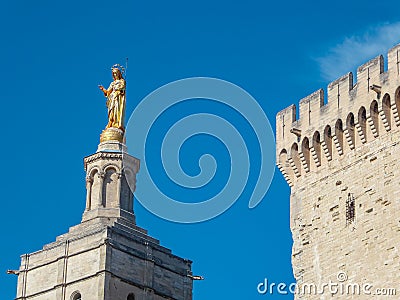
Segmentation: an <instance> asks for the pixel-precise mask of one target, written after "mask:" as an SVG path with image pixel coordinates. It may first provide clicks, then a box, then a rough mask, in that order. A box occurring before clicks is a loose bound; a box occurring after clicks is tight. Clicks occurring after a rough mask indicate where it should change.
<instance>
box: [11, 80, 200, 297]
mask: <svg viewBox="0 0 400 300" xmlns="http://www.w3.org/2000/svg"><path fill="white" fill-rule="evenodd" d="M114 79H115V78H114ZM107 96H108V99H109V100H115V99H111V98H112V97H111V96H112V95H111V96H110V95H107ZM108 105H109V103H108ZM109 109H110V107H109ZM121 131H122V132H123V130H121V129H116V128H113V127H111V128H107V129H106V130H104V131H103V133H102V135H101V143H100V144H99V146H98V149H97V152H96V153H95V154H92V155H90V156H88V157H86V158H85V159H84V167H85V171H86V189H87V194H86V207H85V211H84V213H83V217H82V221H81V223H80V224H78V225H76V226H73V227H71V228H70V229H69V232H68V233H66V234H63V235H60V236H58V237H57V238H56V241H55V242H53V243H50V244H47V245H45V246H44V247H43V249H42V250H39V251H37V252H34V253H30V254H26V255H23V256H22V257H21V266H20V269H19V271H13V272H14V273H16V274H18V288H17V297H16V299H21V300H22V299H32V300H79V299H84V300H133V299H135V300H161V299H163V300H165V299H176V300H190V299H192V280H193V276H192V272H191V263H192V262H191V261H190V260H187V259H183V258H180V257H178V256H176V255H174V254H172V252H171V250H169V249H167V248H165V247H163V246H161V245H160V244H159V241H158V240H156V239H154V238H152V237H150V236H149V235H148V234H147V231H146V230H144V229H142V228H140V227H138V226H136V222H135V215H134V211H133V191H134V190H135V184H136V174H137V172H138V171H139V165H140V162H139V160H138V159H137V158H134V157H132V156H130V155H129V154H128V153H127V149H126V146H125V144H124V143H123V138H121V137H123V135H121ZM115 133H116V134H115Z"/></svg>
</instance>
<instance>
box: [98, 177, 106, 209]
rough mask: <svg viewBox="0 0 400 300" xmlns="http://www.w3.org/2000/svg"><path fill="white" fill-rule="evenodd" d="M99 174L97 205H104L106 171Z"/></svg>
mask: <svg viewBox="0 0 400 300" xmlns="http://www.w3.org/2000/svg"><path fill="white" fill-rule="evenodd" d="M97 176H99V187H100V188H99V197H98V198H97V207H103V185H104V177H105V173H104V172H101V173H98V174H97Z"/></svg>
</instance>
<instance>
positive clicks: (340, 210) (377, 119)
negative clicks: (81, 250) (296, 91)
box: [276, 45, 400, 299]
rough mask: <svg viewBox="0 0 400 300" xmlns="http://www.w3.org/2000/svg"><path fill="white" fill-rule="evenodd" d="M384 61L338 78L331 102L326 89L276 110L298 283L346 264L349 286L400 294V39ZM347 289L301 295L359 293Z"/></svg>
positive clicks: (324, 277)
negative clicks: (352, 207)
mask: <svg viewBox="0 0 400 300" xmlns="http://www.w3.org/2000/svg"><path fill="white" fill-rule="evenodd" d="M383 66H384V61H383V57H382V56H379V57H377V58H375V59H373V60H371V61H369V62H368V63H366V64H364V65H363V66H361V67H359V68H358V70H357V83H356V84H353V76H352V74H351V73H349V74H347V75H345V76H343V77H342V78H340V79H338V80H336V81H334V82H333V83H331V84H330V85H329V86H328V102H327V103H326V104H325V103H324V92H323V90H319V91H317V92H315V93H313V94H312V95H310V96H308V97H306V98H304V99H303V100H301V102H300V117H299V119H297V118H296V108H295V106H294V105H292V106H290V107H288V108H286V109H284V110H282V111H281V112H279V113H278V115H277V123H276V124H277V129H276V140H277V164H278V167H279V169H280V170H281V171H282V173H283V175H284V177H285V179H286V180H287V182H288V184H289V185H290V186H291V196H290V201H291V230H292V234H293V240H294V244H293V253H292V263H293V272H294V276H295V278H296V280H297V282H298V284H299V285H300V286H301V285H302V284H316V286H319V287H321V286H322V285H323V284H328V283H329V280H331V281H332V282H336V283H339V282H340V281H339V279H338V278H337V275H338V274H339V272H344V273H345V274H346V275H347V276H348V278H347V280H345V281H343V282H342V283H343V284H344V285H346V284H349V283H356V284H359V285H360V286H362V284H365V283H369V284H371V285H372V287H371V288H370V289H369V291H370V292H371V293H375V292H381V291H376V288H396V289H397V295H399V294H400V285H399V283H400V280H399V275H398V274H399V271H400V258H399V255H400V252H399V245H400V168H399V163H398V161H400V118H399V113H400V45H398V46H396V47H394V48H392V49H391V50H390V51H389V54H388V70H387V71H386V72H385V71H384V68H383ZM352 201H353V203H354V209H351V208H349V207H350V206H349V205H350V204H351V202H352ZM346 294H347V293H346V292H345V293H344V294H343V295H331V293H329V292H328V291H327V290H326V291H325V293H324V294H322V295H321V294H319V295H297V296H296V298H297V299H330V298H331V297H334V298H338V299H339V298H340V299H353V298H352V297H354V296H352V295H346ZM361 295H362V292H361ZM387 297H388V296H375V299H387ZM366 298H368V296H366V295H364V296H359V297H358V298H357V297H356V298H355V299H366ZM392 298H393V297H392ZM395 298H396V297H394V298H393V299H395Z"/></svg>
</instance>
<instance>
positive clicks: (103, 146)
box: [96, 141, 128, 153]
mask: <svg viewBox="0 0 400 300" xmlns="http://www.w3.org/2000/svg"><path fill="white" fill-rule="evenodd" d="M96 152H118V153H128V150H127V147H126V145H125V144H123V143H120V142H118V141H106V142H102V143H100V144H99V145H98V146H97V151H96Z"/></svg>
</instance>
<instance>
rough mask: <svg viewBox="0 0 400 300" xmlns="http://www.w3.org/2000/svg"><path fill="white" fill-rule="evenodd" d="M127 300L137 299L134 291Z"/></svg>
mask: <svg viewBox="0 0 400 300" xmlns="http://www.w3.org/2000/svg"><path fill="white" fill-rule="evenodd" d="M126 300H135V295H134V294H133V293H130V294H129V295H128V297H127V298H126Z"/></svg>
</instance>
